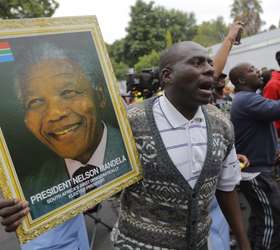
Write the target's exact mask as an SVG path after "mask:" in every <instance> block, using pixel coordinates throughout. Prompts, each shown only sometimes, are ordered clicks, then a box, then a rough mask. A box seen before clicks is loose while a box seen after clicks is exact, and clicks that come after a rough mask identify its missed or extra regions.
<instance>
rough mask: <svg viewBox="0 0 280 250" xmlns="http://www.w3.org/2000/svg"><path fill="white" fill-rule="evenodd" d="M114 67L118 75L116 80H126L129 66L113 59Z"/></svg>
mask: <svg viewBox="0 0 280 250" xmlns="http://www.w3.org/2000/svg"><path fill="white" fill-rule="evenodd" d="M111 62H112V66H113V69H114V72H115V75H116V78H117V79H118V80H119V81H120V80H125V79H126V75H127V73H128V69H129V68H128V66H127V65H126V64H125V63H123V62H116V61H115V60H114V59H113V58H111Z"/></svg>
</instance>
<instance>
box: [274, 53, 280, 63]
mask: <svg viewBox="0 0 280 250" xmlns="http://www.w3.org/2000/svg"><path fill="white" fill-rule="evenodd" d="M275 59H276V61H277V62H278V65H279V66H280V50H279V51H277V52H276V54H275Z"/></svg>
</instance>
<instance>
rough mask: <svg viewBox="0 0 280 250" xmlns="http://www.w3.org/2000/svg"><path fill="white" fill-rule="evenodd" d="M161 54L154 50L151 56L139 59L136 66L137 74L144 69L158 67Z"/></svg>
mask: <svg viewBox="0 0 280 250" xmlns="http://www.w3.org/2000/svg"><path fill="white" fill-rule="evenodd" d="M159 58H160V54H159V53H158V52H156V51H155V50H153V51H152V52H151V53H150V54H148V55H145V56H142V57H140V58H139V61H138V63H136V64H135V66H134V67H135V70H136V72H138V73H139V72H141V70H143V69H148V68H153V67H157V66H158V65H159Z"/></svg>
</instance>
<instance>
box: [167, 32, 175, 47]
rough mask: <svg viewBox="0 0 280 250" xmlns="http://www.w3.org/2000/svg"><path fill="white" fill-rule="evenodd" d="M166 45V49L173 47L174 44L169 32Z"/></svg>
mask: <svg viewBox="0 0 280 250" xmlns="http://www.w3.org/2000/svg"><path fill="white" fill-rule="evenodd" d="M165 44H166V48H169V47H171V46H172V44H173V38H172V35H171V32H170V31H169V30H168V31H167V32H166V34H165Z"/></svg>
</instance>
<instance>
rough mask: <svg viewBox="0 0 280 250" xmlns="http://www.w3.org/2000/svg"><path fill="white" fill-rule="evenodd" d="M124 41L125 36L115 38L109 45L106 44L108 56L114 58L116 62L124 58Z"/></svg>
mask: <svg viewBox="0 0 280 250" xmlns="http://www.w3.org/2000/svg"><path fill="white" fill-rule="evenodd" d="M124 42H125V38H123V39H119V40H116V41H115V42H114V43H113V44H111V45H107V48H108V52H109V55H110V57H111V58H114V60H115V61H116V62H118V63H119V62H122V61H124V60H125V50H124Z"/></svg>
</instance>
